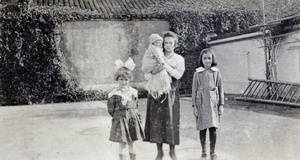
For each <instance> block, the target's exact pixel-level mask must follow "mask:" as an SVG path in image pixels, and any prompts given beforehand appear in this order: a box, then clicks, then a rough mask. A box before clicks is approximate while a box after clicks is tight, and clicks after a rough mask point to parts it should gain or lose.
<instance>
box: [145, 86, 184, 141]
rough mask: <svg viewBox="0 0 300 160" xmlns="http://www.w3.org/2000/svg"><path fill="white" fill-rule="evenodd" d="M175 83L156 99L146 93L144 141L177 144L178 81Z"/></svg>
mask: <svg viewBox="0 0 300 160" xmlns="http://www.w3.org/2000/svg"><path fill="white" fill-rule="evenodd" d="M175 84H176V85H175V86H174V82H173V87H172V88H173V89H172V90H171V91H170V92H169V93H168V94H163V95H162V96H161V97H159V98H158V99H154V98H153V97H152V96H151V95H148V99H147V112H146V121H145V139H144V141H148V142H151V143H167V144H171V145H178V144H179V121H180V104H179V89H178V82H177V81H176V82H175Z"/></svg>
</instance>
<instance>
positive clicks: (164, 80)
mask: <svg viewBox="0 0 300 160" xmlns="http://www.w3.org/2000/svg"><path fill="white" fill-rule="evenodd" d="M149 39H150V44H149V47H148V49H147V50H146V52H145V55H144V57H143V66H142V70H143V71H144V72H145V73H146V75H147V74H148V73H151V72H152V71H153V70H154V68H155V66H157V65H163V64H164V63H165V60H164V53H163V49H162V43H163V38H162V37H161V36H159V35H158V34H156V33H153V34H151V35H150V37H149ZM146 79H147V80H148V82H147V84H146V89H147V90H148V92H149V93H150V94H151V95H152V97H153V98H155V99H157V98H159V97H160V96H161V95H162V94H164V93H168V92H169V91H170V90H171V82H172V79H171V76H170V75H169V74H168V72H167V71H166V70H165V69H163V70H162V71H161V72H159V73H157V74H155V75H152V74H151V75H150V76H149V78H146Z"/></svg>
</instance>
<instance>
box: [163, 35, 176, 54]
mask: <svg viewBox="0 0 300 160" xmlns="http://www.w3.org/2000/svg"><path fill="white" fill-rule="evenodd" d="M164 48H165V50H166V51H167V52H173V50H174V48H175V38H173V37H165V39H164Z"/></svg>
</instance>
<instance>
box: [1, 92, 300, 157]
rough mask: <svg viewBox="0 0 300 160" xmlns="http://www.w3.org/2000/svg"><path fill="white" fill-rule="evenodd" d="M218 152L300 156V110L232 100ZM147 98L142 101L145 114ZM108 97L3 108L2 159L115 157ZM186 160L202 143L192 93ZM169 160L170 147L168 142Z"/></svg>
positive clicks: (141, 146) (182, 153) (184, 102)
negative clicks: (110, 131) (196, 126)
mask: <svg viewBox="0 0 300 160" xmlns="http://www.w3.org/2000/svg"><path fill="white" fill-rule="evenodd" d="M226 102H227V105H226V106H225V112H224V116H223V118H222V125H221V128H220V129H219V130H218V140H217V148H216V152H217V154H218V156H219V159H220V160H283V159H284V160H296V159H300V158H299V157H300V147H299V145H300V109H298V108H291V107H286V106H276V105H265V104H260V103H248V102H238V101H235V100H232V99H231V98H230V97H229V99H228V100H227V101H226ZM145 103H146V99H141V100H140V108H139V110H140V113H141V116H142V119H144V118H145ZM110 121H111V118H110V117H109V115H108V114H107V112H106V101H93V102H80V103H63V104H46V105H31V106H8V107H0V129H1V130H0V159H1V160H114V159H117V147H118V145H117V144H116V143H113V142H110V141H108V136H109V129H110ZM180 132H181V141H180V143H181V144H180V145H179V146H176V151H177V155H178V158H179V159H180V160H199V157H200V154H201V147H200V143H199V138H198V132H197V131H196V129H195V120H194V117H193V115H192V108H191V101H190V98H189V97H185V98H182V99H181V131H180ZM136 144H137V154H138V155H137V159H138V160H140V159H143V160H154V159H155V156H156V146H155V144H150V143H146V142H142V141H139V142H137V143H136ZM164 150H165V154H166V156H165V158H164V159H165V160H169V157H168V156H167V153H168V146H166V145H165V146H164Z"/></svg>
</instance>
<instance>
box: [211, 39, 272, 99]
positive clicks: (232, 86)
mask: <svg viewBox="0 0 300 160" xmlns="http://www.w3.org/2000/svg"><path fill="white" fill-rule="evenodd" d="M245 37H247V35H243V37H241V38H245ZM223 40H226V39H223ZM212 49H213V50H214V51H215V53H216V56H217V60H218V66H217V67H218V68H219V69H220V71H221V74H222V77H223V82H224V90H225V93H230V94H242V93H243V92H244V90H245V89H246V87H247V86H248V84H249V81H248V78H255V79H265V77H266V76H265V71H266V67H265V54H264V49H263V41H262V40H261V39H260V38H251V39H236V40H234V41H229V42H226V41H224V42H223V43H219V44H212Z"/></svg>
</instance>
